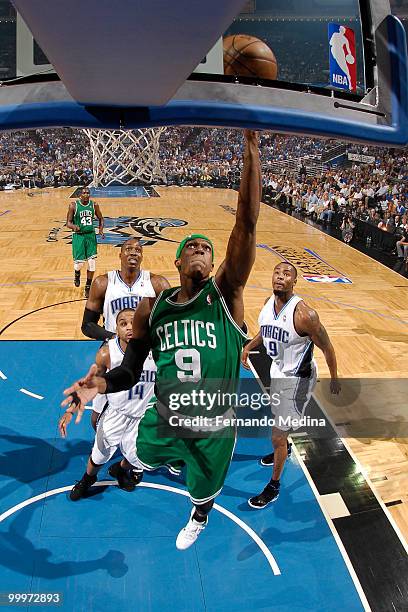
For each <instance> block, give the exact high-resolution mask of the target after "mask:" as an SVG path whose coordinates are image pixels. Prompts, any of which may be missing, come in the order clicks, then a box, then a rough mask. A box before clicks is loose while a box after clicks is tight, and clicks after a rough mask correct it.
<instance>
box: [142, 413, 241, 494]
mask: <svg viewBox="0 0 408 612" xmlns="http://www.w3.org/2000/svg"><path fill="white" fill-rule="evenodd" d="M163 425H165V421H164V419H163V418H162V417H161V416H160V415H159V413H158V412H157V409H156V404H153V405H152V406H151V407H150V408H148V409H147V410H146V412H145V414H144V415H143V417H142V420H141V421H140V424H139V432H138V436H137V440H136V453H137V457H138V459H139V461H140V462H141V464H142V465H143V467H144V468H145V469H146V470H153V469H156V468H158V467H160V466H161V465H166V464H168V463H170V464H178V463H179V462H180V461H184V463H185V464H186V484H187V489H188V492H189V494H190V497H191V501H192V502H193V503H194V504H204V503H206V502H208V501H210V500H211V499H213V498H214V497H216V496H217V495H218V494H219V493H220V492H221V489H222V487H223V485H224V480H225V478H226V476H227V472H228V468H229V465H230V463H231V459H232V454H233V452H234V446H235V431H234V429H232V428H230V429H228V430H225V429H224V430H223V431H222V437H221V435H219V434H220V432H218V434H217V435H214V434H213V435H211V436H209V437H205V438H181V437H180V438H178V437H171V438H165V437H161V436H160V435H159V428H160V426H162V427H163Z"/></svg>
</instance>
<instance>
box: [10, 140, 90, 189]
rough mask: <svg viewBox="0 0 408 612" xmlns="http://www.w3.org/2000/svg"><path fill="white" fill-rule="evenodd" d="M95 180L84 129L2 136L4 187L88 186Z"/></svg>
mask: <svg viewBox="0 0 408 612" xmlns="http://www.w3.org/2000/svg"><path fill="white" fill-rule="evenodd" d="M91 180H92V156H91V153H90V149H89V144H88V142H87V139H86V137H85V135H84V133H83V132H81V131H80V130H72V129H64V128H60V129H54V130H29V131H20V132H3V133H2V134H1V135H0V189H13V188H14V189H16V188H20V187H27V188H34V187H40V188H44V187H59V186H61V185H87V184H89V182H90V181H91Z"/></svg>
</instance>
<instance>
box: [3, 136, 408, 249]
mask: <svg viewBox="0 0 408 612" xmlns="http://www.w3.org/2000/svg"><path fill="white" fill-rule="evenodd" d="M344 144H345V143H344ZM338 145H339V142H338V141H330V140H325V141H323V140H319V139H316V138H310V137H304V138H300V137H297V136H283V135H276V134H272V133H268V132H264V133H262V135H261V138H260V149H261V159H262V165H263V187H264V194H263V197H264V200H265V201H267V202H268V203H270V204H272V205H276V206H279V207H280V208H281V209H285V210H287V211H288V212H291V213H293V214H297V215H300V216H303V217H304V218H307V219H311V220H313V221H315V222H317V223H321V224H323V225H333V226H335V227H338V228H339V229H341V230H342V232H343V238H344V239H345V240H346V241H349V240H350V239H351V236H352V235H353V230H354V229H355V228H356V226H358V227H359V228H360V229H361V228H362V227H364V228H367V227H368V226H371V227H375V228H376V229H378V230H381V232H384V233H387V234H388V235H392V236H393V237H394V239H393V240H388V241H386V242H384V241H381V242H384V244H386V246H387V248H391V249H394V250H395V249H397V251H396V252H398V255H400V256H404V255H405V256H407V255H408V244H407V246H406V248H405V244H404V241H406V242H407V243H408V189H407V186H408V153H407V150H405V149H401V150H393V149H381V148H375V147H365V146H362V145H347V150H348V151H349V152H357V153H360V154H363V155H370V156H371V157H372V159H373V160H375V161H373V163H370V164H357V163H354V165H350V164H349V165H348V166H347V165H342V166H334V167H333V166H332V167H330V166H329V165H327V164H323V163H321V160H322V156H323V155H324V153H325V152H327V151H328V150H330V149H331V148H334V147H336V146H338ZM242 149H243V138H242V132H241V131H240V130H233V129H228V130H227V129H224V130H220V129H215V128H214V129H208V128H205V129H204V128H196V127H193V128H192V127H189V128H187V127H184V128H168V129H167V130H166V131H165V132H164V133H163V134H162V136H161V140H160V162H161V168H162V171H163V173H164V177H165V178H164V181H163V182H164V183H165V184H167V185H178V186H185V185H193V186H201V187H205V186H210V187H225V188H236V187H237V186H238V184H239V180H240V172H241V166H242ZM343 161H344V160H343ZM277 165H278V166H277ZM277 167H278V170H277ZM91 181H92V155H91V150H90V146H89V141H88V139H87V137H86V135H85V133H84V132H83V131H82V130H74V129H71V128H60V129H53V130H30V131H20V132H8V133H3V134H1V135H0V189H12V188H19V187H27V188H35V187H38V188H44V187H59V186H66V185H72V186H74V185H87V184H89V183H90V182H91ZM362 224H364V226H363V225H362ZM364 231H365V233H367V230H366V229H364ZM377 235H378V233H377ZM373 236H374V234H373ZM367 238H368V234H367ZM374 239H375V240H377V238H375V237H374ZM401 240H402V243H403V244H402V245H399V244H396V242H397V241H398V242H401ZM377 242H378V240H377Z"/></svg>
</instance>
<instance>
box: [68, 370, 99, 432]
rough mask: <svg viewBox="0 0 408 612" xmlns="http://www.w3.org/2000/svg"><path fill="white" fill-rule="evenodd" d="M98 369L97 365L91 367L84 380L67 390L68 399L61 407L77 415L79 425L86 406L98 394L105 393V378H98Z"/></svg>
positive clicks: (78, 381) (76, 421)
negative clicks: (66, 407)
mask: <svg viewBox="0 0 408 612" xmlns="http://www.w3.org/2000/svg"><path fill="white" fill-rule="evenodd" d="M97 370H98V367H97V365H96V363H94V364H93V365H91V367H90V368H89V372H88V374H87V375H86V376H84V378H81V379H80V380H77V382H75V383H74V384H73V385H71V386H70V387H68V389H65V391H64V395H66V396H67V397H66V398H65V399H64V401H63V402H62V403H61V406H62V407H63V408H65V406H69V407H68V412H70V413H72V414H74V413H77V417H76V420H75V423H79V421H80V420H81V418H82V415H83V413H84V410H85V406H86V404H88V403H89V402H91V401H92V400H93V399H94V397H95V396H96V395H97V394H98V393H104V388H103V387H104V386H105V388H106V384H105V381H104V379H103V378H101V377H99V376H96V372H97Z"/></svg>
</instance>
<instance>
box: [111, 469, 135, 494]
mask: <svg viewBox="0 0 408 612" xmlns="http://www.w3.org/2000/svg"><path fill="white" fill-rule="evenodd" d="M108 474H109V476H112V478H114V479H115V480H116V482H117V484H118V487H119V489H121V490H122V491H126V492H127V493H131V492H132V491H134V490H135V489H136V486H137V485H136V484H135V485H126V486H122V485H121V484H120V483H119V480H118V477H117V476H116V474H112V472H111V469H110V468H109V469H108ZM137 484H139V483H137Z"/></svg>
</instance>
